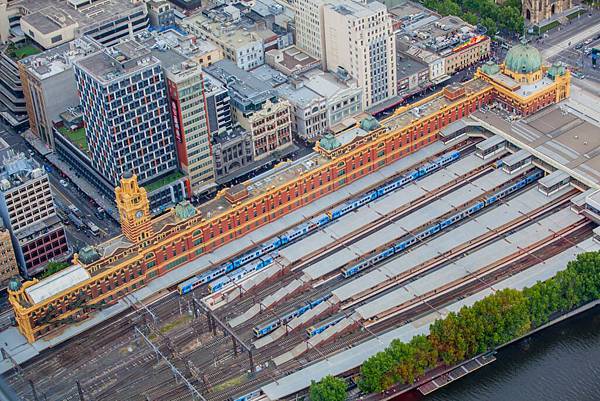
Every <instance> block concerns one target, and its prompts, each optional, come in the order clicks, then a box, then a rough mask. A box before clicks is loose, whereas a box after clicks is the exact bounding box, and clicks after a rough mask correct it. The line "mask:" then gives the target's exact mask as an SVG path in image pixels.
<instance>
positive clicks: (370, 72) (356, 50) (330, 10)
mask: <svg viewBox="0 0 600 401" xmlns="http://www.w3.org/2000/svg"><path fill="white" fill-rule="evenodd" d="M323 24H324V25H323V26H324V30H325V60H326V65H327V69H328V70H330V71H338V69H343V70H345V71H346V72H348V73H349V74H350V75H351V76H352V77H353V78H354V79H356V80H357V82H358V85H359V86H360V87H362V89H363V94H362V96H363V105H364V107H365V109H368V108H371V107H372V106H375V105H377V104H379V103H381V102H383V101H385V100H387V99H388V98H390V97H392V96H395V95H396V43H395V41H396V38H395V36H394V34H393V32H392V20H391V18H390V16H389V14H388V12H387V8H386V7H385V6H384V5H383V4H381V3H379V2H376V1H373V2H370V3H364V4H363V3H357V2H352V1H347V2H342V3H336V4H326V5H325V6H324V7H323Z"/></svg>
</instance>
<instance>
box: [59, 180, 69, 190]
mask: <svg viewBox="0 0 600 401" xmlns="http://www.w3.org/2000/svg"><path fill="white" fill-rule="evenodd" d="M59 182H60V185H62V186H63V187H65V188H69V183H68V182H66V181H65V180H60V181H59Z"/></svg>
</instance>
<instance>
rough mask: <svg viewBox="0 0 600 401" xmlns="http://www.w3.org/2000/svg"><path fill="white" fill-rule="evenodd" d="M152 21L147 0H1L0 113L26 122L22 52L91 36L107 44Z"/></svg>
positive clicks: (20, 125) (17, 125)
mask: <svg viewBox="0 0 600 401" xmlns="http://www.w3.org/2000/svg"><path fill="white" fill-rule="evenodd" d="M147 26H148V10H147V6H146V4H145V3H144V2H143V1H131V0H103V1H76V2H72V1H65V0H8V1H6V0H0V44H1V43H6V45H0V109H2V110H1V111H0V117H1V118H2V119H4V120H6V121H7V122H8V123H9V124H11V125H12V126H13V127H15V128H19V129H21V128H25V127H26V125H27V122H28V119H27V113H28V112H29V109H31V108H32V107H34V106H32V105H30V104H27V109H26V99H25V94H24V93H23V90H24V88H23V87H22V85H21V80H20V78H19V68H18V62H19V60H21V59H22V58H24V57H26V56H29V55H32V54H36V53H39V52H42V51H44V49H52V48H55V47H57V46H60V45H63V44H65V43H67V42H70V41H72V40H73V39H76V38H78V37H82V36H84V35H85V36H88V37H90V38H92V39H94V40H96V41H98V42H99V43H100V44H102V45H104V46H112V45H114V44H116V43H118V42H119V41H121V40H122V39H123V38H124V37H126V36H128V35H131V34H134V33H136V32H139V31H141V30H143V29H145V28H146V27H147Z"/></svg>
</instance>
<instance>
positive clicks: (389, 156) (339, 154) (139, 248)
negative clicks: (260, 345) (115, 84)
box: [10, 71, 570, 342]
mask: <svg viewBox="0 0 600 401" xmlns="http://www.w3.org/2000/svg"><path fill="white" fill-rule="evenodd" d="M543 73H544V72H543ZM477 81H479V82H477ZM569 82H570V75H569V74H568V72H567V73H566V74H564V75H562V76H558V77H556V78H555V79H554V81H553V83H552V84H550V85H547V86H545V87H544V88H543V89H542V90H540V91H539V92H534V93H531V94H529V95H527V96H521V95H519V94H517V93H516V92H515V91H514V90H511V89H509V88H506V87H505V86H504V85H503V84H502V83H501V82H500V81H499V80H498V79H497V78H496V79H495V78H494V77H493V76H490V75H487V74H485V73H483V72H481V71H478V73H477V77H476V78H475V80H474V81H471V82H468V83H466V84H465V85H470V83H473V84H472V85H471V86H470V87H471V88H476V89H475V90H471V91H469V92H468V93H463V94H460V93H459V94H458V95H457V96H458V98H457V99H458V100H452V101H445V102H440V103H439V104H440V106H439V108H437V109H435V108H433V109H431V110H430V111H428V113H427V114H423V115H422V116H421V117H418V118H413V117H410V115H411V113H406V112H407V111H408V110H409V109H410V108H413V107H420V108H421V109H423V108H424V105H425V104H430V105H431V104H434V105H435V104H437V103H436V99H437V98H442V97H443V96H442V94H441V93H437V94H434V95H432V96H431V97H429V98H426V99H423V100H421V101H420V102H418V103H416V104H415V105H411V106H408V107H403V108H400V109H398V110H397V111H396V112H395V113H394V114H393V115H392V116H391V117H389V118H387V119H385V120H383V121H381V122H380V127H379V128H377V129H375V130H373V131H371V132H369V133H368V135H366V136H364V137H361V138H357V139H356V140H354V141H352V142H351V143H349V144H345V145H344V146H341V147H339V148H336V149H335V150H333V151H325V150H324V149H321V148H319V146H317V148H316V149H315V150H316V151H318V152H319V153H321V154H323V155H324V156H326V157H327V158H329V159H330V161H329V162H324V163H322V164H320V165H319V166H317V167H315V168H314V169H312V170H310V171H308V172H305V173H302V174H300V175H299V176H297V177H296V178H294V179H293V180H291V181H288V182H285V183H283V184H281V185H279V186H274V187H273V188H271V189H270V190H267V191H265V192H264V193H262V194H261V195H259V196H258V197H255V198H253V199H249V200H242V201H239V202H237V203H236V204H235V205H234V206H233V207H232V208H231V209H230V210H228V211H227V212H225V213H223V214H221V215H216V216H211V217H210V218H207V219H206V218H204V216H201V215H200V214H198V215H196V216H194V217H191V218H188V219H185V220H177V219H176V218H175V217H174V211H170V212H168V213H167V214H165V215H162V216H159V217H154V218H152V217H151V216H150V214H149V211H148V204H147V197H146V194H145V191H144V190H143V188H139V186H138V185H137V181H136V180H135V176H131V177H126V178H124V179H123V181H122V183H121V187H120V188H118V189H117V204H118V205H119V212H120V216H121V224H122V227H123V233H124V234H125V236H126V237H127V238H128V239H129V240H130V241H132V242H133V244H130V245H127V246H125V247H122V248H120V249H118V250H116V251H114V252H113V253H111V254H110V255H106V256H104V257H103V258H101V259H100V260H98V261H96V262H94V263H91V264H90V265H88V266H84V267H85V268H86V269H87V270H88V271H89V272H90V274H91V275H92V277H91V278H90V279H89V280H87V281H85V282H82V283H80V284H78V285H76V286H74V287H72V288H69V289H65V290H64V291H62V292H61V293H59V294H56V295H55V296H53V297H51V298H48V299H46V300H45V301H43V302H40V303H39V304H35V305H32V304H31V302H29V300H28V298H27V296H26V294H25V293H24V289H25V288H27V287H28V286H29V285H32V282H27V283H25V284H24V285H23V287H22V288H20V289H19V290H18V291H10V302H11V304H12V306H13V309H14V311H15V315H16V317H17V321H18V323H19V330H20V331H21V333H23V335H24V336H25V337H26V338H27V340H28V341H30V342H31V341H34V340H35V339H37V338H40V337H41V336H43V335H45V334H46V333H49V332H52V331H54V330H55V329H56V328H57V327H59V326H60V325H61V324H64V323H61V322H68V321H70V320H73V319H74V320H78V319H83V318H85V317H86V314H87V313H88V312H89V311H90V310H93V309H94V306H96V305H103V304H105V303H110V302H112V301H114V300H116V299H118V298H119V297H120V296H122V295H124V294H126V293H127V292H129V291H133V290H135V289H136V288H137V287H136V286H138V285H139V286H143V285H145V283H146V280H151V279H152V278H153V277H155V276H156V275H158V274H162V273H164V272H165V271H167V270H169V269H171V268H176V267H177V266H178V265H180V264H183V263H186V262H187V261H190V260H193V259H195V258H197V257H198V256H199V255H202V254H205V253H206V252H209V251H210V250H212V249H215V248H216V247H218V246H220V245H221V244H223V243H225V242H229V241H231V239H232V238H233V239H235V238H239V237H241V236H243V235H245V234H246V233H248V232H250V231H252V230H254V229H255V228H256V227H260V226H261V225H263V224H265V223H264V221H265V220H264V218H265V215H258V216H256V214H255V215H254V217H250V218H247V219H246V221H243V220H242V219H241V218H240V215H243V214H244V213H246V214H249V213H248V211H249V210H252V208H253V207H255V205H257V204H260V202H261V200H262V202H265V201H267V202H269V199H273V198H274V197H275V198H277V197H279V198H282V197H283V195H284V194H288V196H289V194H290V193H292V192H293V189H294V188H296V191H297V192H298V195H297V196H298V197H297V198H295V199H293V202H294V203H295V204H296V206H297V205H305V204H307V203H310V202H311V201H312V200H313V199H316V198H318V197H319V196H321V195H322V194H323V193H324V192H323V190H324V187H325V186H329V187H331V186H332V185H333V186H334V187H335V186H336V185H345V183H347V182H352V181H351V180H348V181H346V180H345V179H344V184H342V180H336V179H334V180H333V182H331V183H329V182H326V183H325V184H324V185H323V186H322V187H319V186H314V185H313V186H309V185H308V184H307V183H310V182H312V183H314V182H315V181H318V180H319V177H323V176H329V177H332V176H333V177H338V175H337V171H338V170H337V169H338V168H339V166H348V167H342V168H344V169H347V170H349V171H348V172H347V173H346V175H345V177H348V178H351V177H350V176H349V175H351V176H352V178H353V179H355V178H358V177H360V176H362V175H365V174H368V173H370V172H372V171H375V170H377V169H378V168H381V167H382V166H384V165H386V164H387V163H391V162H392V161H394V160H397V159H398V158H400V157H402V156H403V155H404V154H408V153H410V152H412V151H414V150H415V149H418V148H420V147H422V146H426V145H427V144H428V143H430V142H431V139H432V138H433V139H434V140H436V139H437V134H438V132H439V130H440V129H441V128H443V126H446V125H448V124H449V123H451V122H452V121H456V120H457V119H460V118H462V116H465V115H467V114H468V113H469V112H472V111H474V110H476V109H477V108H478V107H480V106H481V105H483V104H487V103H489V102H491V101H493V100H494V99H497V98H500V100H501V101H505V100H504V99H505V98H506V99H507V101H510V102H513V103H514V104H515V105H518V106H519V107H523V108H524V110H536V108H537V107H539V106H540V105H542V104H545V103H546V102H547V101H548V99H549V98H551V101H552V103H554V102H556V101H559V100H561V99H563V98H565V97H567V96H568V95H569V89H568V86H569ZM463 92H464V91H463ZM457 93H458V91H457ZM401 114H404V115H409V116H408V117H409V118H408V120H407V119H405V118H404V117H403V116H401ZM418 132H419V133H420V136H417V133H418ZM413 137H414V140H413ZM367 155H368V157H366V156H367ZM358 161H360V164H359V162H358ZM349 166H352V169H350V167H349ZM354 166H356V167H354ZM338 181H339V183H338ZM300 188H303V190H300ZM325 193H326V192H325ZM218 196H221V195H218ZM288 203H291V202H288ZM289 207H290V205H289V204H286V203H285V202H284V203H279V204H278V205H275V204H274V205H273V206H272V208H271V209H269V210H268V213H267V215H268V216H267V217H269V221H271V218H274V219H276V218H278V217H277V216H282V215H283V214H285V213H287V212H288V211H289V210H290V209H289ZM250 216H252V215H250ZM227 222H228V224H230V225H231V226H232V228H230V230H229V231H228V230H223V231H222V232H220V233H217V234H216V235H214V236H212V235H211V236H210V237H209V236H208V235H207V234H206V232H205V231H208V230H213V231H214V227H215V226H218V225H221V227H222V225H223V224H225V223H227ZM159 255H160V256H161V257H160V258H159ZM148 261H150V262H148ZM142 267H144V269H145V270H144V271H143V272H142ZM138 271H139V272H142V273H140V274H138V273H137V272H138ZM107 282H108V283H110V284H109V285H108V287H107V285H106V283H107ZM112 283H116V285H115V284H112ZM97 287H102V290H101V291H100V292H98V291H97ZM82 299H83V300H84V301H85V302H84V303H83V305H81V303H80V301H81V300H82ZM73 305H75V306H73ZM48 313H52V314H53V318H52V319H50V320H48V319H44V316H46V315H47V314H48ZM40 317H41V318H42V321H41V322H42V323H40V320H38V319H40ZM36 320H37V321H36Z"/></svg>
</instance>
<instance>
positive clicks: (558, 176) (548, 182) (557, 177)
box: [539, 170, 569, 188]
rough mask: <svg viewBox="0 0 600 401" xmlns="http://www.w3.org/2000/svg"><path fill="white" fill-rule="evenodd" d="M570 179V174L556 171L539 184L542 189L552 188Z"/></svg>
mask: <svg viewBox="0 0 600 401" xmlns="http://www.w3.org/2000/svg"><path fill="white" fill-rule="evenodd" d="M568 178H569V174H567V173H565V172H564V171H561V170H555V171H553V172H552V173H550V174H548V175H547V176H545V177H544V178H542V179H541V180H540V181H539V182H540V186H542V187H546V188H552V187H553V186H555V185H557V184H560V183H561V182H563V181H564V180H566V179H568Z"/></svg>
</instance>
